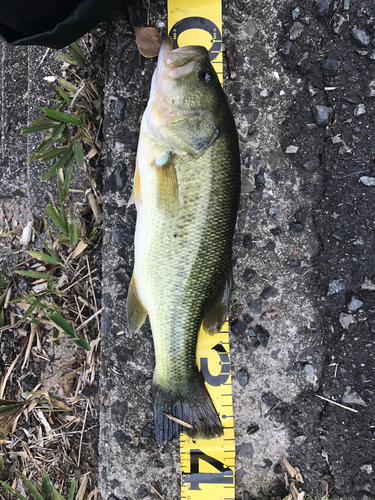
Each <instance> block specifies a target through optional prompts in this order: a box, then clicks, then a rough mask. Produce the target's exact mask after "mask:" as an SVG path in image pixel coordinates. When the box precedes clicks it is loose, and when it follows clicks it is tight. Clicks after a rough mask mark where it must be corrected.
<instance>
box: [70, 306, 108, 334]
mask: <svg viewBox="0 0 375 500" xmlns="http://www.w3.org/2000/svg"><path fill="white" fill-rule="evenodd" d="M104 309H105V306H103V307H102V308H101V309H99V311H96V313H94V314H93V315H92V316H90V317H89V318H88V319H87V320H86V321H85V322H84V323H82V325H79V327H78V328H76V332H79V331H80V330H82V328H83V327H84V326H86V325H87V323H89V322H90V321H91V320H92V319H94V318H95V317H96V319H97V320H98V315H99V314H100V313H101V312H102V311H104Z"/></svg>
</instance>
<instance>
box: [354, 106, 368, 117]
mask: <svg viewBox="0 0 375 500" xmlns="http://www.w3.org/2000/svg"><path fill="white" fill-rule="evenodd" d="M365 113H366V106H365V105H364V104H358V106H356V107H355V108H354V116H361V115H364V114H365Z"/></svg>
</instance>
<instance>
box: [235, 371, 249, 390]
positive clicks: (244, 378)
mask: <svg viewBox="0 0 375 500" xmlns="http://www.w3.org/2000/svg"><path fill="white" fill-rule="evenodd" d="M237 380H238V383H239V384H240V385H241V386H242V387H245V385H247V384H248V383H249V374H248V373H247V370H246V369H245V368H241V369H240V370H238V372H237Z"/></svg>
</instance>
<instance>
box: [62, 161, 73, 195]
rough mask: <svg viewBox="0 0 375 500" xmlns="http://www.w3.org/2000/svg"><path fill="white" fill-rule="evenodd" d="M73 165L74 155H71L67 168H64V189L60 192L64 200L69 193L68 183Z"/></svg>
mask: <svg viewBox="0 0 375 500" xmlns="http://www.w3.org/2000/svg"><path fill="white" fill-rule="evenodd" d="M73 165H74V156H73V155H72V156H70V157H69V163H68V168H67V169H66V174H65V182H64V189H63V193H62V197H63V201H65V200H66V198H67V197H68V194H69V189H70V183H71V180H72V171H73Z"/></svg>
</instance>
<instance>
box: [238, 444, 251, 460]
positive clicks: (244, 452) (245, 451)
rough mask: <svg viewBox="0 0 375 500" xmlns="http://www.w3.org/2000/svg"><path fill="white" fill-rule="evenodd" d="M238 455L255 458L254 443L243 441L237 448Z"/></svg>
mask: <svg viewBox="0 0 375 500" xmlns="http://www.w3.org/2000/svg"><path fill="white" fill-rule="evenodd" d="M236 456H239V457H244V458H253V456H254V448H253V445H252V444H251V443H242V444H241V445H240V446H239V447H238V449H237V452H236Z"/></svg>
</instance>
